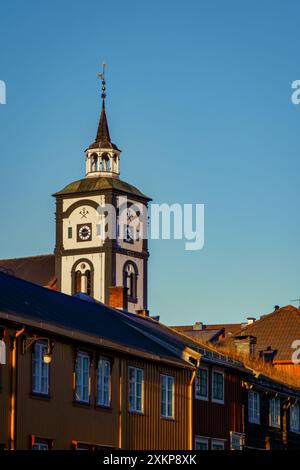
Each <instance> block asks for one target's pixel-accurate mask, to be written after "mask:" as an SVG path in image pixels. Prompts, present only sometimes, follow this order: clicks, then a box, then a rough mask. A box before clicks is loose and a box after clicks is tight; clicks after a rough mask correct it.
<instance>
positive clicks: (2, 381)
mask: <svg viewBox="0 0 300 470" xmlns="http://www.w3.org/2000/svg"><path fill="white" fill-rule="evenodd" d="M4 341H5V344H6V364H5V365H0V446H1V447H2V446H5V447H7V445H8V442H9V424H10V423H9V408H10V389H11V384H10V370H11V354H10V352H11V339H10V337H9V335H8V331H7V330H6V331H5V337H4Z"/></svg>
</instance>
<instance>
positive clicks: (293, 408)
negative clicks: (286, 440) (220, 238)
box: [290, 402, 300, 434]
mask: <svg viewBox="0 0 300 470" xmlns="http://www.w3.org/2000/svg"><path fill="white" fill-rule="evenodd" d="M292 411H293V412H295V413H296V414H297V415H298V418H297V419H298V427H297V428H296V427H294V426H293V413H292ZM290 431H291V432H293V433H296V434H300V404H299V402H297V403H296V404H295V405H294V406H291V407H290Z"/></svg>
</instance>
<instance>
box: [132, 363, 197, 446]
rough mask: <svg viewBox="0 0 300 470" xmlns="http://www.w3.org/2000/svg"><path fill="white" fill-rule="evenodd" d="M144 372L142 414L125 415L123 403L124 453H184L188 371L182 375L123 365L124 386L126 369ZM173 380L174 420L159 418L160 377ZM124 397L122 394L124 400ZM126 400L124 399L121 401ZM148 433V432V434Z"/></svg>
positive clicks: (163, 369)
mask: <svg viewBox="0 0 300 470" xmlns="http://www.w3.org/2000/svg"><path fill="white" fill-rule="evenodd" d="M129 365H135V366H137V367H143V368H144V381H145V401H144V413H143V414H138V413H131V412H129V411H128V400H127V401H125V403H124V408H123V409H124V411H125V412H124V427H123V431H124V433H125V435H124V434H123V436H124V446H125V448H126V449H133V450H141V449H152V450H157V449H159V450H168V449H173V450H180V449H188V448H189V447H188V445H189V443H188V403H187V384H188V381H189V379H190V376H191V372H190V371H182V370H179V369H177V370H176V369H173V368H168V367H163V366H157V365H154V364H151V363H147V364H144V365H143V364H142V363H140V362H138V361H134V362H131V361H129V362H127V364H126V363H125V369H124V371H123V374H124V382H125V383H127V384H128V366H129ZM161 374H167V375H170V376H172V377H174V400H175V401H174V419H168V418H162V417H161V410H160V394H161V392H160V376H161ZM126 394H127V396H128V393H127V390H124V397H125V396H126ZM125 400H126V398H125ZM150 430H151V431H150Z"/></svg>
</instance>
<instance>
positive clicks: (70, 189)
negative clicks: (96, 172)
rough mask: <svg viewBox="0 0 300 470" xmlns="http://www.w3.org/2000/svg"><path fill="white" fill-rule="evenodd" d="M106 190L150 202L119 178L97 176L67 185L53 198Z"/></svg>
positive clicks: (146, 197)
mask: <svg viewBox="0 0 300 470" xmlns="http://www.w3.org/2000/svg"><path fill="white" fill-rule="evenodd" d="M108 189H115V190H116V191H119V192H122V193H126V194H132V195H134V196H138V197H140V198H143V199H147V200H148V201H150V200H151V199H150V198H149V197H148V196H145V194H143V193H142V192H141V191H140V190H139V189H137V188H136V187H135V186H132V185H131V184H128V183H126V182H125V181H122V180H120V179H119V178H113V177H106V176H99V177H96V178H83V179H81V180H77V181H74V182H73V183H70V184H68V186H66V187H65V188H63V189H62V190H61V191H58V192H57V193H55V194H54V195H53V196H61V195H65V194H74V193H86V192H99V191H105V190H108Z"/></svg>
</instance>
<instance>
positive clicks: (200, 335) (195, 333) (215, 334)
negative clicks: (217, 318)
mask: <svg viewBox="0 0 300 470" xmlns="http://www.w3.org/2000/svg"><path fill="white" fill-rule="evenodd" d="M185 333H186V335H187V336H190V337H191V338H196V339H197V340H199V341H202V342H203V343H215V342H217V341H218V340H219V338H220V336H222V335H223V333H224V328H220V329H206V330H192V331H187V332H185Z"/></svg>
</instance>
